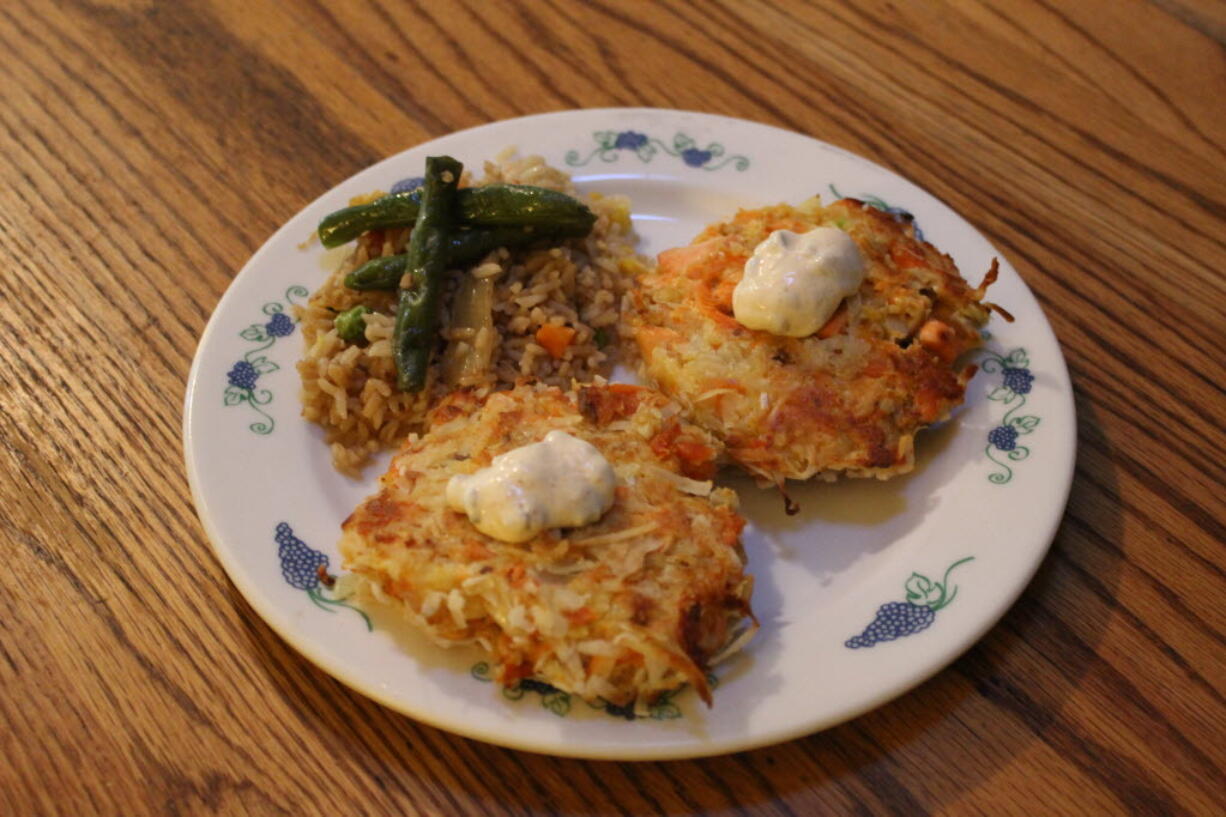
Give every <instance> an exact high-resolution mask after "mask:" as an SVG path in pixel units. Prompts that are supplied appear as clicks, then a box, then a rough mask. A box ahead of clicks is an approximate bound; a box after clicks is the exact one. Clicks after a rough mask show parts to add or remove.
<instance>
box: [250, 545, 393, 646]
mask: <svg viewBox="0 0 1226 817" xmlns="http://www.w3.org/2000/svg"><path fill="white" fill-rule="evenodd" d="M273 539H274V541H275V542H276V543H277V559H278V560H279V561H280V563H281V577H282V578H284V579H285V581H286V583H287V584H288V585H289V586H290V587H293V588H294V589H295V590H302V591H304V592H305V593H306V594H307V598H309V599H310V600H311V603H312V604H314V605H315V606H316V607H318V608H319V609H321V610H323V611H324V612H326V613H335V612H336V608H337V607H344V608H345V609H347V610H352V611H353V612H355V613H357V614H358V615H360V616H361V617H362V620H363V621H364V622H366V631H367V632H370V631H371V630H373V629H374V625H373V624H371V621H370V616H368V615H366V612H365V611H363V610H361V609H359V608H357V607H354V606H353V605H352V604H350V603H349V596H348V595H346V596H342V597H340V598H336V597H333V596H331V595H329V594H330V593H331V592H332V586H333V585H334V584H336V579H334V578H333V577H332V576H330V575H329V574H328V563H329V559H328V556H327V554H325V553H321V552H320V551H318V550H315V549H314V548H312V547H311V546H310V545H308V544H307V543H306V542H304V541H302V540H301V539H299V538H298V537H297V536H295V535H294V529H293V528H291V527H290V525H289V523H288V522H280V523H278V524H277V527H276V530H275V532H274V534H273Z"/></svg>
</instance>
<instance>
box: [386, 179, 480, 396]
mask: <svg viewBox="0 0 1226 817" xmlns="http://www.w3.org/2000/svg"><path fill="white" fill-rule="evenodd" d="M463 168H464V166H463V165H461V164H460V163H459V162H457V161H456V160H455V159H453V158H451V157H450V156H430V157H428V158H427V159H426V181H425V185H424V186H423V188H422V195H421V206H420V207H419V208H418V212H417V220H416V222H414V224H413V234H412V236H410V238H409V248H408V252H407V253H406V256H407V261H406V264H405V274H407V275H408V276H409V280H410V281H411V286H409V287H401V288H400V295H399V306H398V308H397V311H396V324H395V327H394V329H393V330H392V350H393V355H394V357H395V361H396V385H397V387H399V389H400V390H401V391H404V392H417V391H421V390H422V389H423V388H424V387H425V385H426V369H427V367H428V366H429V364H430V351H431V349H433V347H434V342H435V327H436V326H437V325H438V309H439V296H440V292H441V290H442V288H443V287H442V277H443V273H444V272H445V271H446V269H447V256H446V248H447V235H448V231H449V230H451V229H452V225H453V224H454V221H455V213H456V209H457V207H456V198H457V197H456V185H457V183H458V182H459V181H460V171H461V170H463Z"/></svg>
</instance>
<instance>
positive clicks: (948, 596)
mask: <svg viewBox="0 0 1226 817" xmlns="http://www.w3.org/2000/svg"><path fill="white" fill-rule="evenodd" d="M974 560H975V557H974V556H967V557H965V558H962V559H959V560H958V561H956V562H954V563H953V564H951V565H950V566H949V567H947V568H945V575H944V576H942V577H941V580H940V581H939V582H934V581H933V580H932V579H930V578H928V577H927V576H925V575H924V574H923V573H912V574H911V575H910V577H908V579H907V581H906V583H905V584H904V585H903V591H904V592H905V593H906V601H888V602H886V603H885V604H883V605H881V606H880V607H878V608H877V615H876V617H874V618H873V620H872V621H871V622H869V625H868V626H867V627H865V628H864V630H863V631H862V632H861V633H860V634H859V635H853V636H852V637H851V638H849V639H847V640H846V641H844V642H843V646H844V647H847V648H849V649H853V650H858V649H862V648H866V647H871V646H873V645H874V644H877V643H879V642H882V641H893V640H894V639H896V638H903V637H904V636H908V635H915V634H916V633H918V632H920V631H922V630H926V629H928V628H929V627H931V626H932V622H934V621H936V617H937V611H938V610H941V609H944V608H945V607H948V606H949V605H950V603H952V602H953V600H954V597H955V596H957V595H958V586H957V585H954V586H953V590H950V589H949V587H950V585H949V574H950V573H952V572H953V571H954V568H956V567H958V566H960V565H964V564H966V563H967V562H971V561H974Z"/></svg>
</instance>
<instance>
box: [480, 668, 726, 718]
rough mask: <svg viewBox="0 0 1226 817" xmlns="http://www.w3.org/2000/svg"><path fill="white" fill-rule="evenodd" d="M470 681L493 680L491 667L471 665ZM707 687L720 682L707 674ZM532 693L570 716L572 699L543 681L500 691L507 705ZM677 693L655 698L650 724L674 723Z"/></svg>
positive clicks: (613, 709)
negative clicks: (669, 721)
mask: <svg viewBox="0 0 1226 817" xmlns="http://www.w3.org/2000/svg"><path fill="white" fill-rule="evenodd" d="M469 673H470V674H471V675H472V677H474V678H476V679H477V680H478V681H482V682H484V683H490V682H492V681H493V680H494V675H493V667H491V666H490V663H489V662H488V661H478V662H477V663H476V664H473V666H472V669H471V670H469ZM707 685H708V686H709V687H710V688H711V689H715V687H716V686H718V685H719V679H718V678H716V677H715V675H714V674H712V673H707ZM529 692H535V693H537V694H538V695H540V696H541V706H542V707H544V708H545V709H548V710H549V711H550V712H552V713H553V714H555V715H557V716H558V717H565V716H566V715H568V714H570V708H571V695H570V693H569V692H563V691H562V690H560V689H558V688H557V687H555V686H553V685H552V684H547V683H545V682H544V681H538V680H537V679H535V678H524V679H522V680H520V681H517V682H516V683H514V684H512V685H511V686H504V687H503V688H502V697H504V698H506V699H507V700H508V701H519V700H522V699H523V697H524V696H525V695H526V694H527V693H529ZM680 692H681V690H680V689H674V690H671V691H669V692H665V693H662V694H661V695H660V696H659V697H658V698H656V700H655V703H653V704H651V705H650V706H649V707H648V708H647V717H648V718H650V719H651V720H657V721H664V720H673V719H675V718H680V717H681V714H682V713H681V707H680V706H678V705H677V703H676V700H675V698H676V697H677V695H678V694H680ZM587 705H588V706H589V707H591V708H592V709H599V710H603V711H604V712H605V713H606V714H608V715H610V716H612V717H615V718H623V719H625V720H628V721H632V720H637V719H638V718H639V716H638V715H636V714H635V711H634V707H633V706H619V705H617V704H613V703H609V702H608V701H606V700H603V699H601V700H600V701H597V702H596V703H592V702H591V701H588V702H587Z"/></svg>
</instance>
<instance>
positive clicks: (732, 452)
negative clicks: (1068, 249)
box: [629, 199, 996, 486]
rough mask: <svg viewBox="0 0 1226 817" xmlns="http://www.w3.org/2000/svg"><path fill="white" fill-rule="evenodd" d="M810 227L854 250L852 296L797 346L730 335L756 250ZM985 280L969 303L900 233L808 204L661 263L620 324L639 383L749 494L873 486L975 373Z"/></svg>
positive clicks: (860, 213) (766, 214) (749, 216)
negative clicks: (858, 269) (668, 406)
mask: <svg viewBox="0 0 1226 817" xmlns="http://www.w3.org/2000/svg"><path fill="white" fill-rule="evenodd" d="M819 226H825V227H837V228H839V229H842V230H845V231H847V233H848V234H849V235H850V236H851V237H852V239H853V240H854V241H855V242H856V244H857V246H858V247H859V248H860V251H861V253H862V254H863V256H864V259H865V263H866V274H865V278H864V282H863V284H862V285H861V287H860V290H859V292H858V293H856V294H855V295H852V296H851V297H849V298H848V299H846V300H845V301H844V303H843V305H842V306H841V307H840V308H839V310H838V311H837V312H836V313H835V314H834V316H833V317H832V318H831V319H830V321H829V322H828V323H827V324H826V325H825V326H823V327H822V328H821V329H820V330H818V332H816V333H815V334H813V335H810V336H809V337H805V338H787V337H779V336H776V335H773V334H770V333H768V332H764V331H758V330H753V329H748V328H746V327H744V326H742V325H741V324H740V323H738V322H737V321H736V319H735V318H734V317H733V315H732V290H733V288H734V287H735V286H736V285H737V283H738V282H740V280H741V277H742V274H743V272H744V266H745V262H746V261H747V260H748V259H749V257H750V256H751V255H752V254H753V251H754V248H755V247H756V246H757V245H758V244H759V243H761V242H762V241H763V240H765V239H766V238H767V236H769V235H770V233H771V232H773V231H775V230H782V229H788V230H792V231H794V232H806V231H808V230H810V229H812V228H814V227H819ZM995 276H996V264H995V262H993V265H992V269H991V270H990V271H989V272H988V275H987V277H986V278H985V280H984V283H983V284H982V285H981V286H980V287H979V288H977V289H972V288H971V287H970V286H969V285H968V284H967V283H966V281H964V280H963V279H962V277H961V275H959V273H958V269H957V267H955V266H954V262H953V260H952V259H950V258H949V256H947V255H944V254H942V253H940V252H939V251H937V249H936V248H935V247H933V246H932V245H931V244H928V243H925V242H922V241H919V240H917V239H916V238H915V232H914V229H913V228H912V227H911V225H910V223H909V222H900V221H896V220H895V219H894V218H893V217H892V216H890V215H889V214H887V213H884V212H882V211H880V210H878V209H877V208H874V207H870V206H868V205H866V204H864V203H863V202H860V201H857V200H855V199H840V200H838V201H836V202H834V203H833V204H831V205H830V206H829V207H822V206H821V202H820V201H819V200H817V199H812V200H810V201H808V202H805V203H804V204H802V205H801V206H800V207H790V206H788V205H778V206H774V207H766V208H763V209H760V210H742V211H740V212H738V213H737V214H736V216H735V217H734V218H733V219H732V220H731V221H728V222H724V223H719V224H713V225H711V226H709V227H707V228H706V229H705V230H703V232H702V233H700V234H699V235H698V237H697V238H695V239H694V241H693V243H692V244H691V245H689V246H687V247H679V248H676V249H672V250H666V251H665V252H663V253H661V254H660V258H659V265H658V267H657V269H656V270H655V271H654V272H649V273H647V274H646V275H644V276H643V277H642V278H641V279H640V284H639V288H638V289H637V291H636V292H635V293H634V310H633V314H632V315H631V317H630V319H629V321H630V325H631V330H632V332H633V334H634V337H635V340H636V342H637V345H638V349H639V352H640V354H641V357H642V361H641V367H642V370H643V373H644V374H645V376H646V377H647V378H649V379H650V380H651V381H653V382H654V383H655V384H657V385H658V387H659V388H660V389H661V390H662V391H663V392H665V393H666V394H668V395H669V396H671V397H673V398H675V399H676V400H677V401H679V402H680V403H681V404H682V405H683V406H684V407H685V408H686V410H687V412H688V414H689V418H690V419H691V420H693V421H694V422H695V423H697V424H698V425H700V426H702V427H703V428H706V429H709V430H711V431H712V432H714V433H715V435H716V436H717V437H718V438H720V439H721V440H722V441H723V442H724V443H725V445H726V446H727V453H728V455H729V456H730V457H731V458H732V459H733V460H735V461H736V462H737V463H739V464H740V465H742V466H743V467H744V468H746V469H747V470H748V471H750V472H751V473H752V474H754V475H755V476H757V477H758V478H759V479H760V480H762V481H764V482H770V483H774V484H776V485H780V486H782V484H783V482H784V480H785V479H808V478H810V477H812V476H814V475H820V476H823V477H833V475H835V474H836V473H839V472H842V473H845V474H848V475H850V476H875V477H878V478H886V477H890V476H893V475H895V474H900V473H904V472H906V471H909V470H911V468H912V467H913V465H914V439H915V433H916V431H918V430H919V429H920V428H922V427H924V426H926V425H929V424H931V423H934V422H937V421H939V420H941V419H944V418H945V417H947V416H948V414H949V412H950V410H951V409H952V408H953V407H954V406H957V405H958V404H959V403H961V402H962V398H963V394H964V391H965V387H966V383H967V381H968V380H970V378H971V376H972V375H973V374H974V372H975V367H974V366H972V365H959V364H958V363H957V360H958V358H959V356H961V355H962V354H963V353H964V352H966V351H969V350H971V349H973V348H975V347H976V346H978V345H979V343H980V335H979V328H980V327H982V326H983V325H984V323H986V321H987V318H988V315H989V308H988V306H989V305H987V304H984V303H981V301H982V297H983V294H984V291H985V289H986V287H987V285H988V284H990V283H991V282H992V280H994V279H995Z"/></svg>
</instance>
